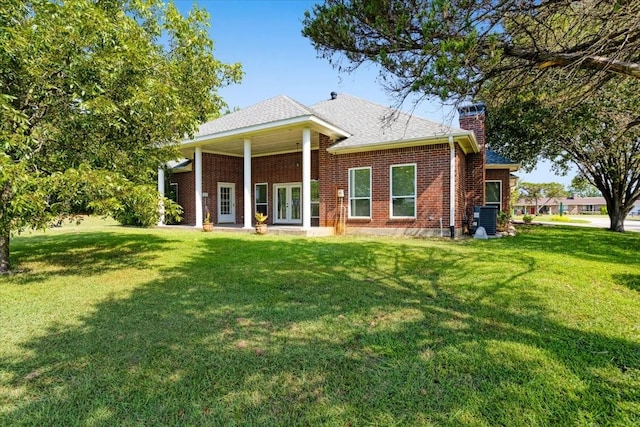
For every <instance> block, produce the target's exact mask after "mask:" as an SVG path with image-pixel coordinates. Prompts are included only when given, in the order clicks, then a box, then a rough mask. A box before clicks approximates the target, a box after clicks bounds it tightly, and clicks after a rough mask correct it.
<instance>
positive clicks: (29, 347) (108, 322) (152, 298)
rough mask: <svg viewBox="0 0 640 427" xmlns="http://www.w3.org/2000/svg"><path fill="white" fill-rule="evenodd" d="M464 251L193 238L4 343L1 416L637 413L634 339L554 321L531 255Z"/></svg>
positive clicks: (249, 420)
mask: <svg viewBox="0 0 640 427" xmlns="http://www.w3.org/2000/svg"><path fill="white" fill-rule="evenodd" d="M499 257H500V255H497V256H496V258H495V259H493V260H491V259H490V260H489V262H496V263H498V262H499ZM489 258H490V257H489ZM478 264H480V262H478V263H476V264H475V265H474V263H471V262H469V260H468V259H467V258H466V256H465V255H464V252H458V251H456V248H455V246H453V247H452V246H447V245H444V244H443V245H442V246H437V245H430V246H426V247H425V246H423V245H420V244H419V243H412V242H409V243H407V244H406V245H404V244H403V245H387V244H384V243H380V242H375V241H359V242H352V241H327V240H305V239H296V240H288V241H287V240H285V241H279V240H277V239H276V240H274V241H271V240H267V239H261V240H258V239H255V240H252V239H248V240H247V239H242V240H241V239H233V238H212V239H206V240H204V241H203V242H202V243H201V251H200V252H199V253H194V254H193V256H192V258H191V259H190V261H189V262H188V263H185V264H183V265H177V266H174V267H172V268H169V269H167V271H165V277H164V278H163V279H162V280H159V281H152V282H150V283H148V284H146V285H143V286H139V287H137V288H136V289H134V290H133V291H132V292H131V295H130V296H129V297H128V298H124V299H117V300H116V299H113V300H109V301H106V302H101V303H98V304H97V305H96V307H95V311H94V312H92V314H91V315H88V316H87V317H86V318H84V319H82V325H81V326H71V327H70V326H67V325H56V326H53V327H52V328H51V329H50V330H49V332H48V334H47V335H46V336H43V337H41V338H37V339H34V340H33V341H31V342H27V343H25V344H24V348H25V352H26V353H28V354H29V356H26V357H25V358H21V359H19V360H13V359H8V358H4V359H0V372H4V374H3V376H2V377H0V378H3V377H4V378H5V379H6V380H0V386H1V387H0V390H2V389H3V388H5V390H6V389H7V387H8V389H9V391H8V392H6V391H5V392H3V394H4V396H2V395H0V400H2V401H3V405H4V406H5V409H3V411H2V412H0V424H5V423H9V424H12V425H27V424H28V425H45V424H46V425H87V424H91V425H114V424H118V425H132V424H136V425H138V424H144V425H174V424H181V425H320V424H325V425H371V424H376V425H384V424H391V423H400V424H409V425H419V424H432V423H436V424H443V425H461V424H467V425H469V424H471V425H566V424H616V423H618V424H626V423H629V422H633V421H636V422H637V421H640V420H639V419H638V412H637V411H635V412H634V409H636V410H637V403H633V402H639V401H640V391H639V390H640V374H639V372H638V368H639V365H640V361H639V360H638V359H639V357H640V356H639V355H640V345H638V343H637V342H633V341H629V340H624V339H616V338H611V337H606V336H603V335H599V334H595V333H588V332H584V331H580V330H577V329H574V328H570V327H567V326H564V325H561V324H559V323H557V322H555V321H553V320H551V319H550V318H549V317H548V316H547V315H546V314H545V311H546V309H545V306H544V304H543V303H542V302H541V301H540V300H539V299H538V298H537V297H536V295H535V294H534V293H533V292H530V289H529V286H528V283H527V281H526V280H525V279H524V278H525V276H526V274H527V273H528V272H530V271H532V269H534V268H535V262H534V261H533V260H531V259H529V258H527V257H524V256H522V257H518V256H515V257H513V258H512V259H509V260H503V261H502V264H499V265H497V267H498V268H496V269H494V270H498V271H496V272H495V273H491V272H490V271H491V270H490V269H489V268H486V269H485V270H483V269H480V270H479V266H478ZM478 274H495V280H493V279H494V276H491V280H486V278H485V277H483V280H482V282H483V283H487V284H485V285H478V283H477V282H478V277H479V276H478ZM3 383H4V385H3ZM634 405H635V406H634Z"/></svg>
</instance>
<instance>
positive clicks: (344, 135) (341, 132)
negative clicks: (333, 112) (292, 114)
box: [309, 116, 351, 138]
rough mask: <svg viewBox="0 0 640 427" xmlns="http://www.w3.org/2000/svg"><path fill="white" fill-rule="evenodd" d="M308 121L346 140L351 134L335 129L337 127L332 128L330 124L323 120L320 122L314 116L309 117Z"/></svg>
mask: <svg viewBox="0 0 640 427" xmlns="http://www.w3.org/2000/svg"><path fill="white" fill-rule="evenodd" d="M309 120H310V121H311V122H313V123H315V124H316V125H318V126H320V127H323V128H325V129H327V130H328V131H329V132H331V133H333V134H336V135H339V136H341V137H343V138H348V137H350V136H351V134H350V133H349V132H347V131H346V130H344V129H341V128H339V127H337V126H334V125H332V124H331V123H329V122H326V121H324V120H322V119H320V118H318V117H316V116H311V117H310V119H309Z"/></svg>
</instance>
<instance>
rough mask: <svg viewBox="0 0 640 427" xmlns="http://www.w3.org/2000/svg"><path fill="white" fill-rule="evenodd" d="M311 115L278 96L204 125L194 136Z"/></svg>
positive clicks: (306, 109)
mask: <svg viewBox="0 0 640 427" xmlns="http://www.w3.org/2000/svg"><path fill="white" fill-rule="evenodd" d="M312 114H313V113H312V112H311V111H310V110H309V109H308V108H307V107H305V106H304V105H302V104H300V103H299V102H298V101H295V100H293V99H291V98H289V97H288V96H285V95H280V96H276V97H274V98H269V99H267V100H265V101H262V102H259V103H257V104H254V105H252V106H250V107H247V108H244V109H242V110H239V111H235V112H233V113H230V114H227V115H226V116H222V117H220V118H217V119H215V120H211V121H209V122H207V123H204V124H203V125H201V126H200V128H199V129H198V132H197V133H196V135H195V136H196V137H198V136H204V135H213V134H216V133H220V132H227V131H231V130H236V129H242V128H246V127H251V126H257V125H264V124H267V123H272V122H278V121H281V120H287V119H293V118H296V117H303V116H309V115H312Z"/></svg>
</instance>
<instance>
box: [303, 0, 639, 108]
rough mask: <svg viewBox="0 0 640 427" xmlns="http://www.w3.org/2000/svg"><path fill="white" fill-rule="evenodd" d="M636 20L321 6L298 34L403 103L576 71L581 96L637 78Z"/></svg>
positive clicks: (621, 4)
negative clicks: (366, 71)
mask: <svg viewBox="0 0 640 427" xmlns="http://www.w3.org/2000/svg"><path fill="white" fill-rule="evenodd" d="M638 16H640V1H639V0H617V1H616V0H614V1H609V0H608V1H604V0H421V1H414V0H326V1H325V2H324V3H323V4H319V5H316V6H314V7H313V10H312V11H310V12H307V13H306V15H305V18H304V21H303V24H304V29H303V34H304V35H305V36H306V37H308V38H309V39H310V40H311V42H312V43H313V45H314V47H315V48H316V49H317V50H318V52H319V53H320V54H321V55H322V56H323V57H326V58H328V59H330V60H332V61H333V62H334V63H336V64H337V65H338V66H340V67H343V68H345V69H354V68H356V67H358V66H360V65H361V64H363V63H367V62H373V63H376V64H378V65H379V66H380V69H381V81H382V82H383V84H385V85H386V87H387V88H388V89H389V90H391V91H392V92H393V93H395V94H396V95H398V96H399V97H400V98H401V99H402V98H404V97H406V96H407V95H409V94H412V93H418V94H424V95H425V96H433V95H436V96H439V97H441V98H442V99H451V98H459V97H466V96H473V95H475V94H476V93H478V91H479V90H480V89H481V88H482V87H483V85H485V84H486V83H487V82H489V81H491V82H493V83H494V90H495V89H496V88H497V86H498V85H497V84H496V83H497V82H500V84H501V85H502V89H503V90H505V91H508V90H512V89H514V88H519V87H521V86H522V84H526V83H527V82H528V81H529V80H530V78H531V76H530V75H529V74H528V73H529V72H530V71H535V74H540V73H544V72H547V71H548V70H552V69H564V70H568V71H571V70H582V72H580V73H573V74H572V76H571V78H572V80H573V81H574V82H575V83H580V85H576V87H582V86H584V84H585V83H589V84H588V85H586V87H585V89H590V88H592V87H593V86H597V85H598V84H599V83H601V82H603V81H606V80H607V79H608V78H610V75H611V74H625V75H629V76H633V77H635V78H640V25H638ZM342 59H346V62H344V61H342Z"/></svg>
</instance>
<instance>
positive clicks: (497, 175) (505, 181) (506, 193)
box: [487, 169, 511, 213]
mask: <svg viewBox="0 0 640 427" xmlns="http://www.w3.org/2000/svg"><path fill="white" fill-rule="evenodd" d="M487 181H501V182H502V211H503V212H507V213H510V211H511V209H510V207H509V205H510V203H511V188H510V182H509V169H487Z"/></svg>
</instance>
